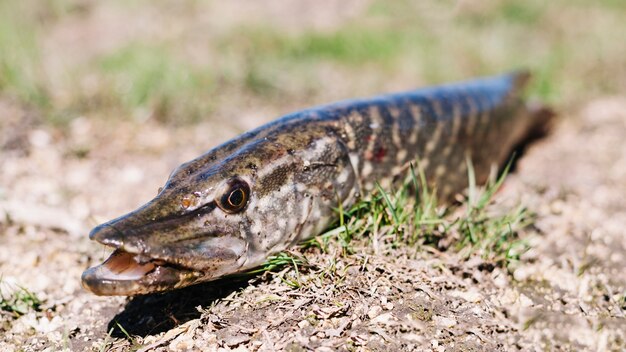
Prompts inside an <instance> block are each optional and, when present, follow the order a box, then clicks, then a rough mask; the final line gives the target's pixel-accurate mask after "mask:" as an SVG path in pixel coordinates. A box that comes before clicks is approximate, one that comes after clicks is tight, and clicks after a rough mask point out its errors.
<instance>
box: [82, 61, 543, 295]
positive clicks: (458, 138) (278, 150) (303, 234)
mask: <svg viewBox="0 0 626 352" xmlns="http://www.w3.org/2000/svg"><path fill="white" fill-rule="evenodd" d="M528 76H529V75H528V73H526V72H515V73H511V74H505V75H501V76H495V77H489V78H482V79H477V80H473V81H467V82H462V83H457V84H449V85H442V86H438V87H432V88H424V89H419V90H415V91H410V92H405V93H398V94H390V95H383V96H379V97H374V98H370V99H362V100H351V101H344V102H339V103H335V104H331V105H326V106H321V107H316V108H312V109H307V110H303V111H300V112H296V113H293V114H290V115H287V116H284V117H282V118H280V119H278V120H276V121H274V122H271V123H269V124H267V125H264V126H261V127H259V128H257V129H255V130H253V131H250V132H247V133H244V134H242V135H240V136H238V137H235V138H234V139H232V140H230V141H228V142H226V143H224V144H222V145H220V146H218V147H216V148H214V149H212V150H210V151H208V152H207V153H205V154H204V155H202V156H200V157H198V158H196V159H194V160H192V161H190V162H187V163H185V164H183V165H181V166H180V167H178V168H177V169H176V170H175V171H174V172H173V173H172V175H171V176H170V178H169V179H168V181H167V183H166V185H165V186H164V187H163V188H162V189H161V190H160V192H159V194H158V195H157V196H156V198H154V199H153V200H152V201H150V202H148V203H147V204H145V205H144V206H142V207H141V208H139V209H137V210H135V211H133V212H131V213H129V214H127V215H124V216H122V217H119V218H117V219H114V220H111V221H109V222H107V223H104V224H102V225H99V226H97V227H96V228H94V229H93V230H92V231H91V233H90V235H89V236H90V238H91V239H94V240H96V241H98V242H100V243H102V244H104V245H107V246H111V247H113V248H115V251H114V252H113V254H112V255H111V256H110V257H109V258H108V259H107V260H106V261H105V262H104V263H102V264H101V265H98V266H95V267H92V268H90V269H88V270H86V271H85V272H84V273H83V276H82V282H83V286H84V287H86V288H87V289H88V290H90V291H92V292H93V293H95V294H98V295H137V294H145V293H150V292H158V291H166V290H170V289H175V288H179V287H184V286H188V285H191V284H195V283H199V282H205V281H210V280H214V279H217V278H219V277H222V276H224V275H228V274H233V273H237V272H241V271H245V270H248V269H251V268H253V267H256V266H258V265H260V264H262V263H263V262H264V261H265V259H266V258H267V257H268V256H269V255H271V254H274V253H276V252H279V251H282V250H284V249H286V248H287V247H289V246H290V245H292V244H294V243H297V242H298V241H301V240H303V239H306V238H309V237H312V236H315V235H317V234H319V233H320V232H321V231H322V230H324V229H325V228H326V227H327V226H329V225H330V224H331V223H332V222H333V221H334V220H335V217H336V214H335V211H334V210H333V209H334V208H335V207H336V205H337V199H339V201H340V202H341V205H342V206H343V207H344V208H346V207H349V206H351V205H352V204H354V203H355V201H356V200H357V198H358V197H359V195H360V194H366V192H368V191H371V190H372V189H373V187H374V185H375V182H380V183H381V184H382V185H383V187H384V186H387V185H390V184H391V183H392V182H393V181H394V180H395V179H398V178H400V177H401V176H402V175H403V174H404V173H405V172H406V170H407V169H408V166H409V164H410V163H411V162H413V161H415V160H416V159H419V160H420V163H421V166H422V167H423V168H424V172H425V174H426V177H427V178H428V180H429V182H430V183H431V184H434V185H436V187H437V189H438V190H440V193H439V196H440V197H441V198H442V199H449V198H450V196H452V195H454V194H456V193H458V192H461V191H462V190H463V189H464V188H466V187H467V182H466V181H465V179H464V178H463V177H460V175H464V174H465V173H466V167H467V165H466V158H467V157H471V159H472V161H473V165H474V170H475V171H474V172H475V174H476V180H477V181H478V182H480V183H482V182H485V181H486V179H487V177H488V174H489V171H490V169H491V166H492V165H493V164H496V165H502V163H503V162H504V161H505V160H506V159H507V158H508V156H509V154H510V152H511V150H512V148H513V147H514V146H515V145H516V144H518V143H519V142H520V141H521V140H523V139H524V138H525V136H526V135H527V134H528V133H530V132H531V131H534V130H536V129H537V128H538V127H540V126H541V125H543V124H544V123H545V122H546V115H545V114H541V113H539V112H538V111H539V110H540V109H533V108H531V107H529V105H528V104H526V103H525V102H524V101H523V99H522V95H521V94H522V92H521V91H522V89H523V87H524V86H525V84H526V81H527V80H528Z"/></svg>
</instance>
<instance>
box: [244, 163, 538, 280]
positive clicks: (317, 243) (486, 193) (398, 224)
mask: <svg viewBox="0 0 626 352" xmlns="http://www.w3.org/2000/svg"><path fill="white" fill-rule="evenodd" d="M467 165H468V183H469V187H468V190H467V195H466V196H465V197H464V198H463V201H462V202H461V203H460V204H456V205H452V206H443V205H440V204H438V198H437V191H436V189H433V188H431V187H429V184H428V182H427V178H426V175H425V173H424V170H423V169H422V168H421V167H420V164H419V163H416V165H415V166H414V165H411V167H410V172H409V176H408V177H407V179H406V181H405V182H404V183H403V184H402V185H401V186H400V187H399V189H398V190H395V191H394V190H386V189H384V188H383V187H382V186H381V185H380V184H378V183H377V184H376V188H375V190H374V191H373V192H372V194H371V195H369V196H368V197H365V198H363V199H361V200H359V201H358V202H357V203H356V204H354V205H353V206H352V207H350V208H349V209H343V207H342V206H341V204H340V205H339V206H338V207H337V208H336V211H337V214H338V220H337V223H335V224H334V225H333V226H331V227H330V228H329V229H328V230H327V231H326V232H324V233H323V234H321V235H319V236H316V237H314V238H311V239H309V240H307V241H305V242H303V243H302V244H301V246H302V247H303V248H304V249H306V248H310V247H316V248H319V249H321V250H322V251H324V252H327V251H329V247H330V246H332V245H336V246H338V247H339V249H340V253H341V254H342V255H343V256H350V255H353V254H354V251H352V249H351V248H352V244H351V242H352V241H354V240H359V239H362V238H367V239H368V240H369V242H370V246H371V248H372V250H373V251H374V252H375V253H383V254H384V253H386V252H387V251H388V249H390V248H396V247H399V246H413V247H416V248H420V247H421V246H431V247H435V248H436V249H438V250H451V251H454V252H456V253H457V254H458V255H459V257H460V258H461V259H467V258H469V257H470V256H480V257H481V258H482V259H483V260H485V261H486V262H489V263H492V264H494V265H497V266H501V267H503V268H510V267H511V265H513V264H515V263H517V262H518V261H519V259H520V256H521V255H522V254H523V253H524V252H526V251H527V250H528V248H529V246H528V244H527V243H526V241H525V240H524V239H522V238H520V237H519V232H520V231H521V230H522V229H524V228H526V227H528V226H529V225H531V224H532V222H533V220H534V216H533V214H532V213H531V212H530V211H529V210H528V209H526V208H525V207H523V206H518V207H514V208H510V209H502V207H501V205H498V206H496V204H495V203H494V195H495V194H496V192H497V191H498V190H499V189H500V188H501V186H502V184H503V182H504V180H505V178H506V176H507V174H508V172H509V170H510V167H511V163H509V164H508V165H507V166H506V167H505V168H504V170H503V171H502V172H501V174H500V176H499V177H492V178H491V179H490V180H489V181H488V182H487V184H486V185H485V186H482V187H481V186H478V185H477V184H476V176H475V173H474V168H473V165H472V163H471V160H469V159H468V160H467ZM286 266H291V267H293V268H294V269H295V271H296V275H297V274H298V267H299V266H300V267H302V266H305V267H306V266H307V264H306V262H304V260H302V259H300V258H297V257H295V256H294V254H292V253H281V254H279V255H277V256H273V257H270V259H269V260H268V261H267V262H266V264H265V265H264V266H262V267H261V268H259V269H257V270H254V271H253V273H259V272H264V271H276V270H277V269H284V268H285V267H286ZM280 274H281V275H283V276H284V271H281V272H280ZM283 276H281V280H282V279H283ZM283 281H285V280H283ZM287 284H289V286H291V287H300V286H301V285H302V283H301V282H299V281H297V282H293V281H290V282H287Z"/></svg>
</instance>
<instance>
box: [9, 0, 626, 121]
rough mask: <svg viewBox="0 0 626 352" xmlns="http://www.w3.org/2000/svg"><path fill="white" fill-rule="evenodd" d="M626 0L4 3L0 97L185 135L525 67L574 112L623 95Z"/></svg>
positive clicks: (67, 116) (539, 89)
mask: <svg viewBox="0 0 626 352" xmlns="http://www.w3.org/2000/svg"><path fill="white" fill-rule="evenodd" d="M624 43H626V1H622V0H602V1H600V0H598V1H583V0H553V1H543V0H518V1H495V0H485V1H478V0H475V1H448V0H445V1H434V0H433V1H406V0H401V1H382V0H377V1H328V2H323V3H322V2H314V1H242V0H237V1H200V0H186V1H159V2H155V1H147V0H144V1H139V0H138V1H117V0H112V1H106V2H99V1H75V0H47V1H43V0H12V1H11V0H0V100H4V101H10V102H11V103H16V104H18V105H19V106H21V107H23V108H24V109H27V110H28V111H30V112H32V115H33V116H36V121H37V122H38V123H45V124H53V125H58V126H64V125H66V124H67V123H68V122H69V121H71V120H72V119H75V118H76V117H79V116H88V117H90V118H103V119H138V120H140V121H142V120H144V119H154V120H156V121H159V122H163V123H166V124H188V123H194V122H197V121H199V120H211V119H212V118H214V117H215V116H221V115H225V114H226V115H228V112H229V111H237V109H239V108H241V107H245V108H247V109H254V108H255V107H260V108H262V107H268V106H274V107H277V106H278V107H280V109H279V110H280V111H285V112H286V111H289V110H295V109H299V108H302V107H305V106H308V105H312V104H319V103H324V102H331V101H335V100H339V99H345V98H350V97H357V96H364V95H371V94H376V93H382V92H388V91H397V90H406V89H411V88H414V87H418V86H423V85H428V84H434V83H440V82H444V81H454V80H461V79H466V78H470V77H472V76H478V75H489V74H496V73H499V72H502V71H506V70H511V69H515V68H519V67H527V68H530V69H531V70H532V71H533V72H534V74H535V79H534V81H533V86H532V87H531V91H530V94H531V95H534V96H539V97H541V98H542V99H545V100H548V101H549V102H551V103H552V104H555V105H557V107H560V108H565V109H568V108H570V107H572V106H577V104H580V102H581V101H585V100H589V99H592V98H593V97H596V96H600V95H615V94H620V93H621V94H623V93H624V92H625V91H626V44H624Z"/></svg>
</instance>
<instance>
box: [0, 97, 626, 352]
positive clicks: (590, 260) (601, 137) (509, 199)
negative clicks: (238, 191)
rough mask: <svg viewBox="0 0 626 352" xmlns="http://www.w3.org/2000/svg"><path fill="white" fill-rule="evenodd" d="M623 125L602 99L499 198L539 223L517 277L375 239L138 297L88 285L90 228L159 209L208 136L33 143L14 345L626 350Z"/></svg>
mask: <svg viewBox="0 0 626 352" xmlns="http://www.w3.org/2000/svg"><path fill="white" fill-rule="evenodd" d="M624 111H626V101H624V100H623V99H619V98H604V99H599V100H595V101H592V102H590V103H588V104H586V105H584V106H583V107H582V108H581V109H579V110H576V111H575V112H571V113H563V116H562V120H561V123H560V124H559V125H558V126H557V127H556V129H555V130H554V132H553V134H552V135H550V136H549V137H548V138H547V139H544V140H542V141H540V142H538V143H536V144H534V145H533V146H532V147H531V148H530V149H529V150H528V151H527V153H526V154H525V155H524V157H523V159H522V160H521V161H520V163H519V165H518V168H517V170H516V173H514V174H512V175H511V176H510V177H509V178H508V179H507V181H506V183H505V187H504V189H503V190H502V191H501V192H500V194H498V196H497V197H498V202H501V203H502V204H504V205H506V204H507V203H510V204H515V203H518V202H522V203H523V204H525V205H526V206H528V207H529V208H530V209H532V210H534V211H535V212H536V213H537V214H538V215H537V220H536V222H535V230H533V231H529V232H528V233H527V234H526V239H527V240H528V241H529V243H530V245H531V250H530V251H529V252H528V253H526V254H525V255H524V257H523V258H522V261H521V262H520V263H519V264H518V265H517V266H516V268H515V269H514V270H512V272H510V273H509V272H506V271H505V270H502V269H500V268H497V267H493V266H490V265H486V263H485V262H484V261H483V260H481V259H480V258H479V257H470V259H469V260H466V261H465V260H461V259H460V258H459V257H458V256H457V255H455V254H454V253H452V252H437V251H434V250H432V249H430V248H429V247H425V248H396V249H394V248H387V247H384V246H383V247H384V249H385V250H384V251H383V252H384V254H375V253H374V252H373V248H374V246H372V245H371V244H370V243H368V240H365V239H364V240H360V241H357V242H356V244H355V249H356V253H357V254H355V255H351V256H348V257H342V256H341V255H340V254H339V253H335V252H334V251H333V250H332V248H333V247H332V246H331V251H330V252H329V253H322V252H320V251H319V250H318V249H308V250H306V251H304V252H302V251H301V252H296V255H299V256H302V257H303V258H305V259H306V260H307V261H308V263H309V265H310V266H309V267H308V269H302V268H300V270H298V271H296V270H294V268H291V267H290V268H286V269H285V270H284V271H282V272H280V273H278V274H274V275H270V274H265V275H261V276H258V277H253V278H252V279H249V280H248V279H245V280H222V281H218V282H216V283H208V284H204V285H199V286H195V287H191V288H188V289H183V290H180V291H175V292H171V293H167V294H163V295H153V296H146V297H137V298H132V299H125V298H100V297H95V296H93V295H90V294H89V293H87V292H85V291H84V290H83V289H82V288H81V287H80V283H79V277H80V273H81V272H82V270H83V269H84V268H86V267H87V266H88V265H91V264H93V263H95V262H98V261H100V260H102V259H103V258H104V257H105V253H104V252H105V250H104V249H103V248H101V247H99V246H98V245H96V244H94V243H91V242H89V241H88V239H87V238H86V236H85V233H86V231H88V227H89V226H91V225H92V224H95V223H96V222H98V221H100V220H105V219H104V218H102V219H100V218H99V219H97V221H96V219H93V216H92V214H94V213H96V210H95V209H98V211H97V212H98V213H99V214H104V217H113V216H116V215H118V214H119V213H121V212H123V211H124V210H130V209H132V208H133V207H134V206H136V205H138V204H139V203H141V202H142V201H144V200H147V199H149V198H150V197H151V196H152V195H153V192H152V191H154V192H156V189H157V188H158V186H159V185H160V184H161V183H162V182H163V181H164V178H165V176H166V175H167V174H168V172H169V170H171V169H172V168H173V166H174V165H175V164H176V163H177V162H179V161H180V160H181V159H182V160H185V159H189V158H191V157H192V156H194V153H197V150H202V148H203V147H204V146H206V142H205V140H204V138H203V137H204V135H202V134H200V133H198V132H196V131H197V130H198V128H199V127H197V126H196V127H194V128H191V127H180V128H178V129H176V130H175V131H169V132H164V131H163V130H162V127H160V126H159V125H156V124H143V125H142V126H141V128H138V126H137V125H134V124H132V123H128V124H125V125H122V126H120V125H111V126H107V125H94V123H95V122H94V121H90V120H77V121H75V122H74V124H73V125H72V128H70V131H72V132H70V133H67V134H58V133H57V132H56V131H55V130H53V129H49V128H36V129H32V130H30V132H29V133H28V134H27V136H26V137H24V139H23V140H26V141H27V147H26V148H25V149H24V148H22V149H21V150H20V151H15V150H11V149H7V150H5V151H4V152H3V154H2V165H3V172H2V174H1V175H0V177H1V184H2V185H3V187H2V192H1V194H2V197H1V199H0V209H2V212H3V216H2V219H3V220H2V222H1V226H2V236H0V246H1V247H2V249H3V250H2V251H1V252H0V272H2V275H3V277H2V280H3V283H2V285H3V290H4V291H3V292H5V293H6V292H7V291H8V290H10V289H11V288H10V287H15V285H20V286H23V287H26V288H28V289H29V290H30V291H31V292H33V293H34V294H35V295H37V296H38V297H39V298H40V299H42V300H43V304H42V306H41V309H40V310H39V311H32V310H31V311H29V312H28V313H26V314H25V315H22V316H21V317H19V318H15V317H13V316H11V315H9V314H4V313H3V315H2V320H3V321H2V324H0V327H1V328H2V330H3V337H2V342H1V344H2V346H3V349H7V350H17V349H18V346H21V347H19V348H22V349H25V350H40V349H44V348H52V349H59V348H70V349H72V350H84V349H92V350H100V349H101V348H102V346H105V349H110V350H120V351H121V350H129V349H135V348H146V347H150V348H153V349H156V350H186V349H192V348H194V347H195V348H200V347H201V346H202V347H203V348H206V347H208V348H209V349H219V348H222V349H224V350H231V349H235V350H237V349H238V350H272V349H274V350H283V349H285V350H294V351H295V350H303V349H317V350H336V349H356V350H360V349H373V350H388V349H392V350H408V349H413V348H425V349H432V350H437V351H443V350H484V349H487V350H499V349H513V350H515V349H519V350H528V349H546V348H557V349H566V350H567V349H571V350H618V349H620V348H624V341H625V339H626V336H624V331H623V326H624V324H626V318H625V317H624V309H626V306H625V305H626V303H625V298H624V295H625V291H626V274H625V273H624V270H623V268H624V267H625V266H626V257H625V254H624V253H626V251H625V249H626V238H625V237H624V231H623V227H624V225H625V224H626V201H625V200H624V198H623V195H624V194H626V189H625V188H626V182H624V180H626V144H624V143H623V140H624V138H626V135H625V134H626V128H625V127H626V114H624ZM120 127H123V128H120ZM207 130H208V131H211V130H212V129H207ZM119 131H122V132H119ZM233 134H234V133H233ZM164 136H170V137H167V138H165V137H164ZM161 137H164V138H161ZM216 138H220V137H216ZM111 139H116V140H117V141H118V142H120V143H115V144H112V143H109V142H107V141H110V140H111ZM157 140H158V142H155V141H157ZM85 153H87V155H89V157H86V156H85ZM161 155H165V157H163V158H162V157H161ZM120 156H121V157H120ZM162 160H166V162H165V163H164V162H162ZM167 160H169V161H167ZM140 185H141V186H140ZM94 253H97V254H99V255H97V257H96V258H94V257H93V254H94ZM118 324H119V325H118ZM119 326H122V327H123V328H124V330H125V331H126V332H124V331H122V330H121V329H120V328H119ZM109 331H112V332H111V336H108V335H107V333H108V332H109ZM126 334H129V335H130V336H131V337H132V338H131V339H129V338H128V337H127V336H126Z"/></svg>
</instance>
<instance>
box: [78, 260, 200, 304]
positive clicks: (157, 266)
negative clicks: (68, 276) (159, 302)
mask: <svg viewBox="0 0 626 352" xmlns="http://www.w3.org/2000/svg"><path fill="white" fill-rule="evenodd" d="M202 276H203V273H202V272H200V271H195V270H193V269H188V268H184V267H182V266H180V265H177V264H174V263H170V262H167V261H164V260H161V259H150V258H145V257H144V256H142V255H140V254H135V253H130V252H127V251H124V250H123V249H119V248H118V249H115V251H114V252H113V253H112V254H111V256H109V258H108V259H106V260H105V261H104V262H103V263H102V264H100V265H97V266H94V267H91V268H89V269H87V270H85V272H83V275H82V283H83V287H85V288H86V289H87V290H89V291H91V292H93V293H94V294H96V295H101V296H112V295H140V294H146V293H152V292H159V291H165V290H170V289H173V288H179V287H183V286H188V285H190V284H192V283H194V282H195V281H197V280H198V279H199V278H201V277H202Z"/></svg>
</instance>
